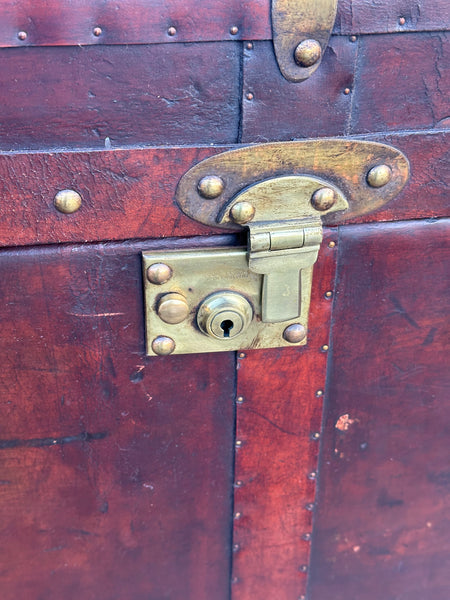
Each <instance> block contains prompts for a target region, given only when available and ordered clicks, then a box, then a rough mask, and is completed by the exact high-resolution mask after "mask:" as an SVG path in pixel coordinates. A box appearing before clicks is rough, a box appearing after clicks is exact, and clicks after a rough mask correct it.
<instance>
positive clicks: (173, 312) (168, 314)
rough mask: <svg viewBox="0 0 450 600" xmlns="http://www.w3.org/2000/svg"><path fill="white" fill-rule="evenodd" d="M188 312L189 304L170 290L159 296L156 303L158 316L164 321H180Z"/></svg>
mask: <svg viewBox="0 0 450 600" xmlns="http://www.w3.org/2000/svg"><path fill="white" fill-rule="evenodd" d="M188 314H189V305H188V303H187V302H186V298H185V297H184V296H183V295H181V294H177V293H176V292H171V293H170V294H166V295H165V296H163V297H162V298H161V300H160V301H159V304H158V316H159V318H160V319H162V320H163V321H164V322H165V323H181V322H182V321H184V320H185V319H186V317H187V316H188Z"/></svg>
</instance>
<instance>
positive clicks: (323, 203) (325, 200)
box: [311, 187, 336, 211]
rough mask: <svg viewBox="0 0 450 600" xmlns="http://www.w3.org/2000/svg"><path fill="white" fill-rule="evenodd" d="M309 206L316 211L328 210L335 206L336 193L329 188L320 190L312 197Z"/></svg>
mask: <svg viewBox="0 0 450 600" xmlns="http://www.w3.org/2000/svg"><path fill="white" fill-rule="evenodd" d="M311 204H312V205H313V206H314V208H315V209H316V210H320V211H323V210H328V209H329V208H331V207H332V206H334V205H335V204H336V192H335V191H334V190H333V189H331V188H329V187H323V188H320V189H318V190H316V191H315V192H314V194H313V195H312V198H311Z"/></svg>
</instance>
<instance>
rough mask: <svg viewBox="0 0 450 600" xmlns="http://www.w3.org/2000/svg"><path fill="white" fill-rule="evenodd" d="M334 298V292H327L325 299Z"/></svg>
mask: <svg viewBox="0 0 450 600" xmlns="http://www.w3.org/2000/svg"><path fill="white" fill-rule="evenodd" d="M332 297H333V292H332V291H331V290H329V291H328V292H325V298H332Z"/></svg>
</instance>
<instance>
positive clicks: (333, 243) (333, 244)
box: [328, 242, 336, 248]
mask: <svg viewBox="0 0 450 600" xmlns="http://www.w3.org/2000/svg"><path fill="white" fill-rule="evenodd" d="M335 247H336V242H329V244H328V248H335Z"/></svg>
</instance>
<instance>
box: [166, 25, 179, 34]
mask: <svg viewBox="0 0 450 600" xmlns="http://www.w3.org/2000/svg"><path fill="white" fill-rule="evenodd" d="M167 33H168V34H169V35H170V36H174V35H176V33H177V30H176V27H169V29H168V30H167Z"/></svg>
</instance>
